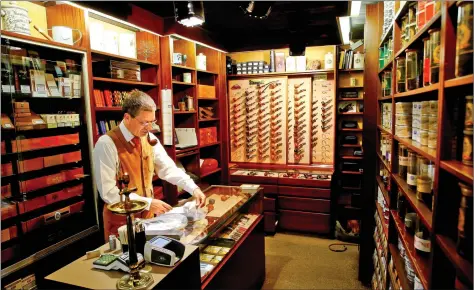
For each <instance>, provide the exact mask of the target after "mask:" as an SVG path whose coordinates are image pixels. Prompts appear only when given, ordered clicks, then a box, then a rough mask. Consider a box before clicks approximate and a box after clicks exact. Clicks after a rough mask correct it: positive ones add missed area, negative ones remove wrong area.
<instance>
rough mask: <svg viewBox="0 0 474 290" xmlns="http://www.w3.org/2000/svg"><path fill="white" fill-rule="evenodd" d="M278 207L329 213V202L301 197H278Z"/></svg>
mask: <svg viewBox="0 0 474 290" xmlns="http://www.w3.org/2000/svg"><path fill="white" fill-rule="evenodd" d="M278 207H279V208H280V209H290V210H302V211H311V212H323V213H329V212H330V211H331V208H330V201H329V200H325V199H312V198H301V197H286V196H280V197H279V198H278Z"/></svg>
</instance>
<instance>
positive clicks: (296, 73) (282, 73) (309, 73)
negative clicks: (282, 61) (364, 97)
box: [227, 69, 334, 79]
mask: <svg viewBox="0 0 474 290" xmlns="http://www.w3.org/2000/svg"><path fill="white" fill-rule="evenodd" d="M327 73H334V70H333V69H317V70H307V71H300V72H273V73H263V74H241V75H227V78H232V79H238V78H248V77H268V76H272V77H275V76H297V75H315V74H327Z"/></svg>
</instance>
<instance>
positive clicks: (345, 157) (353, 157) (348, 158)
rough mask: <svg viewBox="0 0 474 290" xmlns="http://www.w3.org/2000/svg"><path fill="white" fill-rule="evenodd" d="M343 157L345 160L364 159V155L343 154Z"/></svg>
mask: <svg viewBox="0 0 474 290" xmlns="http://www.w3.org/2000/svg"><path fill="white" fill-rule="evenodd" d="M341 159H344V160H363V159H364V157H363V156H341Z"/></svg>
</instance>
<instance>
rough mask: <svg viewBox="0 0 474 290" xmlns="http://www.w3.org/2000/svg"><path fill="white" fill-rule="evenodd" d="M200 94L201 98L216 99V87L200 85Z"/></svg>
mask: <svg viewBox="0 0 474 290" xmlns="http://www.w3.org/2000/svg"><path fill="white" fill-rule="evenodd" d="M197 87H198V96H199V98H206V99H215V98H216V88H215V87H214V86H208V85H198V86H197Z"/></svg>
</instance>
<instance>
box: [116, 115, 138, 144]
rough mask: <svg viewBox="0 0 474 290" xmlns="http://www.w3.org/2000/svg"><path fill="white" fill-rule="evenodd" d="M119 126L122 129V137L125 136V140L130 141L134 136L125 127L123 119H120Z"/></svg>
mask: <svg viewBox="0 0 474 290" xmlns="http://www.w3.org/2000/svg"><path fill="white" fill-rule="evenodd" d="M119 128H120V131H122V134H123V137H124V138H125V140H126V141H127V142H130V141H132V139H133V137H135V136H133V134H132V133H131V132H130V131H129V130H128V129H127V127H126V126H125V124H124V123H123V120H122V122H120V125H119Z"/></svg>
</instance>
